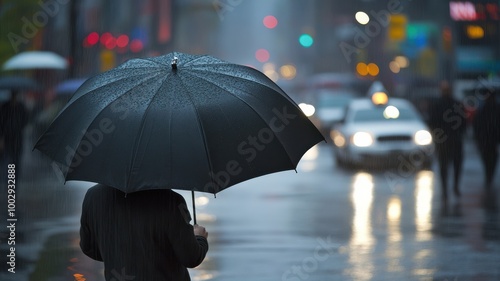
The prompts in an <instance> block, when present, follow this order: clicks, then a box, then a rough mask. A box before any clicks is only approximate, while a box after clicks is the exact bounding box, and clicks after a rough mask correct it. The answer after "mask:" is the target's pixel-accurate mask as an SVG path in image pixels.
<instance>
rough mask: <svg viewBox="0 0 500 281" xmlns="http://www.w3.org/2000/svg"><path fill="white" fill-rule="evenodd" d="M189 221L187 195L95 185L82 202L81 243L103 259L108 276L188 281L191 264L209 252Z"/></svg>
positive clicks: (93, 255) (89, 254) (81, 245)
mask: <svg viewBox="0 0 500 281" xmlns="http://www.w3.org/2000/svg"><path fill="white" fill-rule="evenodd" d="M190 220H191V217H190V215H189V212H188V209H187V206H186V202H185V200H184V198H183V197H182V196H181V195H179V194H177V193H175V192H173V191H172V190H168V189H165V190H149V191H140V192H134V193H129V194H127V195H125V193H123V192H121V191H119V190H117V189H115V188H112V187H108V186H104V185H96V186H94V187H92V188H90V189H89V190H88V191H87V194H86V195H85V199H84V201H83V209H82V216H81V228H80V238H81V241H80V247H81V249H82V251H83V252H84V253H85V254H86V255H87V256H89V257H91V258H92V259H95V260H98V261H104V267H105V271H104V273H105V277H106V280H132V279H131V278H132V277H133V276H135V277H134V279H133V280H148V281H156V280H176V281H181V280H190V277H189V273H188V271H187V268H188V267H189V268H192V267H196V266H198V265H199V264H200V263H201V262H202V261H203V259H204V258H205V255H206V253H207V251H208V242H207V240H206V239H205V238H204V237H201V236H195V235H194V233H193V226H192V225H190V224H189V221H190ZM127 278H128V279H127Z"/></svg>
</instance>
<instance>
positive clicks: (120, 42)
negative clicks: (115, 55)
mask: <svg viewBox="0 0 500 281" xmlns="http://www.w3.org/2000/svg"><path fill="white" fill-rule="evenodd" d="M128 41H129V38H128V36H127V35H125V34H123V35H120V36H118V38H117V39H116V46H118V47H120V48H125V47H126V46H127V45H128Z"/></svg>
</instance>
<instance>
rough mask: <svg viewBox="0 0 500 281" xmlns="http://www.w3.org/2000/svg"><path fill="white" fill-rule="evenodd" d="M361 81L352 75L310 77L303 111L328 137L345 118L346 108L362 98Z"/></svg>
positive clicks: (327, 74) (335, 74)
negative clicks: (358, 98)
mask: <svg viewBox="0 0 500 281" xmlns="http://www.w3.org/2000/svg"><path fill="white" fill-rule="evenodd" d="M360 84H362V83H360V81H358V78H357V77H356V76H355V75H353V74H352V73H318V74H315V75H313V76H312V77H310V79H309V85H308V87H307V97H306V98H305V100H306V103H305V104H306V105H305V106H304V105H302V106H301V107H302V108H303V110H304V109H305V110H306V111H305V113H306V115H307V116H309V118H310V119H311V121H312V122H313V124H314V125H316V127H317V128H318V129H319V130H320V132H321V133H322V134H323V135H324V136H325V137H327V136H328V134H329V133H330V130H331V129H332V127H333V125H334V124H335V123H337V122H339V121H340V120H341V119H342V117H343V116H344V111H345V108H346V106H347V105H348V104H349V103H350V102H351V101H352V100H353V99H355V98H356V97H359V96H360V91H359V90H358V87H359V86H360Z"/></svg>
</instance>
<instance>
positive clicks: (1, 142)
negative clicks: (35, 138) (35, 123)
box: [0, 90, 28, 177]
mask: <svg viewBox="0 0 500 281" xmlns="http://www.w3.org/2000/svg"><path fill="white" fill-rule="evenodd" d="M27 122H28V112H27V110H26V107H25V106H24V104H23V103H22V102H21V101H20V100H19V93H18V91H16V90H12V91H11V96H10V100H8V101H6V102H5V103H3V104H2V105H1V106H0V160H1V163H4V164H15V165H16V174H17V177H19V174H20V172H21V156H22V151H23V136H24V134H23V131H24V127H25V126H26V124H27Z"/></svg>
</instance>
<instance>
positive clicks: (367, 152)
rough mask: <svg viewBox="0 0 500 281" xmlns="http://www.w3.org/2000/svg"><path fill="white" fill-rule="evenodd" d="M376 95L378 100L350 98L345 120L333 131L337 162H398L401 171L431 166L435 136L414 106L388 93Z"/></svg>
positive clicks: (346, 164) (372, 164)
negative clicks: (390, 96)
mask: <svg viewBox="0 0 500 281" xmlns="http://www.w3.org/2000/svg"><path fill="white" fill-rule="evenodd" d="M377 95H379V96H378V98H379V101H376V100H377V98H376V96H377ZM383 95H385V97H384V96H383ZM373 98H374V100H375V102H374V101H372V99H370V98H362V99H355V100H353V101H351V102H350V103H349V105H348V107H347V110H346V112H345V115H344V118H343V120H342V121H341V122H340V123H338V124H337V125H336V126H335V127H334V128H333V129H332V130H331V132H330V136H331V138H332V140H333V144H334V145H333V147H334V154H335V158H336V162H337V163H338V164H339V165H340V166H343V167H351V166H361V165H362V166H365V167H368V168H370V167H371V168H380V167H387V165H398V166H399V167H400V168H401V169H402V172H404V171H405V170H406V171H407V170H410V169H415V168H428V167H430V166H431V164H432V159H433V153H434V144H433V141H432V135H431V133H430V131H429V129H428V127H427V125H426V124H425V123H424V121H423V119H422V117H421V116H420V115H419V113H418V112H417V110H416V109H415V108H414V107H413V105H412V104H411V103H410V102H409V101H407V100H405V99H400V98H390V99H389V98H388V97H387V95H386V94H385V93H377V94H375V95H374V96H373ZM380 98H382V99H381V101H380Z"/></svg>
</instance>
